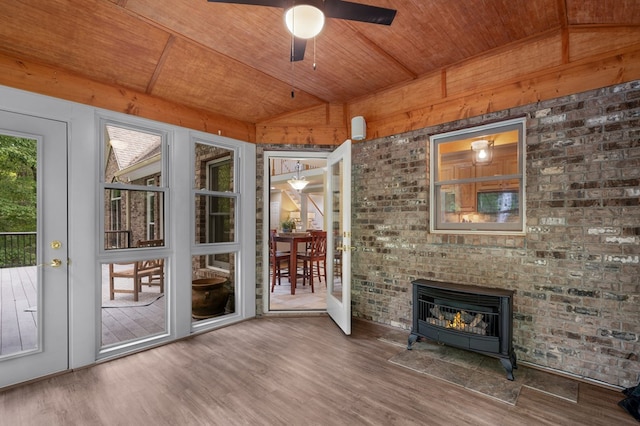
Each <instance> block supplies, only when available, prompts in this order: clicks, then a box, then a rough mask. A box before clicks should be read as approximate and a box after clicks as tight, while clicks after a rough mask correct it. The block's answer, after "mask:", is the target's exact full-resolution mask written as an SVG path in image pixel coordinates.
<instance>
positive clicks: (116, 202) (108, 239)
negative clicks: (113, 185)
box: [104, 189, 164, 250]
mask: <svg viewBox="0 0 640 426" xmlns="http://www.w3.org/2000/svg"><path fill="white" fill-rule="evenodd" d="M163 218H164V193H163V192H161V191H142V190H140V191H138V190H119V189H105V191H104V228H105V229H104V248H105V250H113V249H127V248H135V247H138V246H139V245H140V242H142V241H149V240H163V239H164V220H163ZM161 245H164V243H163V242H162V243H161Z"/></svg>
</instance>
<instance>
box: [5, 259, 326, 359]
mask: <svg viewBox="0 0 640 426" xmlns="http://www.w3.org/2000/svg"><path fill="white" fill-rule="evenodd" d="M102 275H103V277H102V282H103V291H102V293H103V296H102V297H103V300H104V302H103V303H104V305H105V306H107V305H109V306H110V307H103V308H102V309H101V311H102V312H101V315H102V345H104V346H107V345H112V344H117V343H120V342H125V341H128V340H133V339H137V338H141V337H146V336H150V335H153V334H156V333H161V332H163V331H164V327H165V323H166V321H165V297H159V298H157V299H155V300H152V301H148V302H145V300H142V298H141V301H140V302H139V303H138V304H135V303H122V302H121V303H120V305H119V304H118V303H113V302H112V303H109V302H108V270H107V267H106V265H105V266H104V267H103V274H102ZM289 289H290V284H289V282H288V280H286V279H283V282H282V285H281V286H280V285H278V286H276V291H275V292H274V293H271V295H270V297H271V309H273V310H318V309H319V310H323V309H326V301H325V300H326V289H325V284H324V283H318V284H317V285H316V292H315V293H311V292H310V288H308V286H307V287H300V288H299V291H298V293H297V294H296V295H295V296H291V294H290V290H289ZM154 291H155V292H157V287H154V288H147V287H145V288H144V289H143V293H144V296H146V297H148V296H149V295H150V294H153V293H154ZM156 295H157V293H156ZM127 298H129V299H131V298H132V296H131V295H130V294H126V293H124V294H123V293H117V294H116V302H117V301H118V299H120V300H123V299H127ZM37 304H38V303H37V267H36V266H27V267H16V268H0V355H8V354H13V353H18V352H22V351H27V350H31V349H35V348H36V347H37V343H38V341H37V320H38V312H37ZM136 305H137V306H136Z"/></svg>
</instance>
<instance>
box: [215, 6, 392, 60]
mask: <svg viewBox="0 0 640 426" xmlns="http://www.w3.org/2000/svg"><path fill="white" fill-rule="evenodd" d="M208 1H209V2H212V3H233V4H248V5H254V6H270V7H281V8H283V9H284V10H285V23H286V25H287V28H288V29H289V31H290V32H291V34H292V36H293V37H292V41H291V57H290V60H291V62H295V61H301V60H303V59H304V51H305V48H306V46H307V39H310V38H313V37H315V36H316V35H318V34H319V33H320V31H322V27H323V26H324V20H325V16H326V17H327V18H336V19H345V20H349V21H359V22H367V23H371V24H380V25H391V23H392V22H393V18H395V16H396V10H394V9H387V8H384V7H377V6H370V5H366V4H360V3H352V2H349V1H342V0H208Z"/></svg>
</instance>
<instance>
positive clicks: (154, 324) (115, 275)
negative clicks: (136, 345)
mask: <svg viewBox="0 0 640 426" xmlns="http://www.w3.org/2000/svg"><path fill="white" fill-rule="evenodd" d="M165 263H166V261H165V259H152V260H138V261H135V260H132V261H131V263H126V264H124V263H114V264H108V263H105V264H103V265H102V286H101V288H102V309H101V312H102V322H101V324H102V346H109V345H115V344H119V343H122V342H126V341H130V340H135V339H140V338H144V337H149V336H153V335H157V334H161V333H166V329H167V325H166V324H167V321H166V302H165V300H166V298H165V297H164V294H165V291H166V289H165V284H166V280H165V266H164V265H165Z"/></svg>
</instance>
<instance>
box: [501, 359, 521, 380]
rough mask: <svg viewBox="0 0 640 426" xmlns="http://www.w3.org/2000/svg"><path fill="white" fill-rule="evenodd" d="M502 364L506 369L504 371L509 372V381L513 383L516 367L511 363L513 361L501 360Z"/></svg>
mask: <svg viewBox="0 0 640 426" xmlns="http://www.w3.org/2000/svg"><path fill="white" fill-rule="evenodd" d="M500 362H501V363H502V366H503V367H504V369H505V370H507V379H509V380H511V381H513V368H514V365H513V364H512V363H511V360H510V359H507V358H500ZM516 368H517V367H516Z"/></svg>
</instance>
